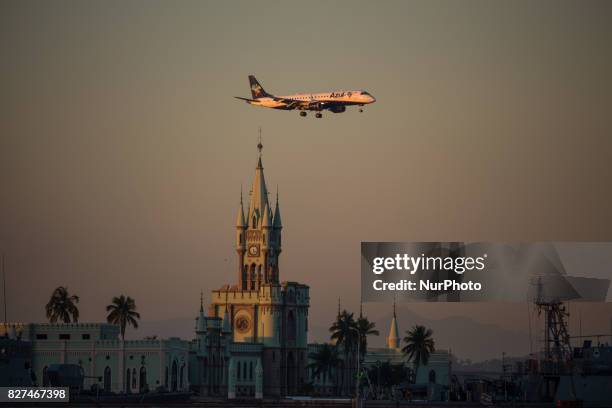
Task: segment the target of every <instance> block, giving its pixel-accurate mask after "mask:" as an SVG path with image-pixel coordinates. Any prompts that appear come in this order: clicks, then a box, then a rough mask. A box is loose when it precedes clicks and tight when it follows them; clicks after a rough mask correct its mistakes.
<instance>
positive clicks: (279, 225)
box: [273, 186, 283, 229]
mask: <svg viewBox="0 0 612 408" xmlns="http://www.w3.org/2000/svg"><path fill="white" fill-rule="evenodd" d="M273 226H274V228H277V229H280V228H282V227H283V222H282V221H281V214H280V207H279V205H278V186H276V208H275V209H274V223H273Z"/></svg>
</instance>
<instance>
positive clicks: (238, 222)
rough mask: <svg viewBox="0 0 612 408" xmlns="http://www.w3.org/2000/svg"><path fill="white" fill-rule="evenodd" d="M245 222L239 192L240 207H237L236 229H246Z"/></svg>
mask: <svg viewBox="0 0 612 408" xmlns="http://www.w3.org/2000/svg"><path fill="white" fill-rule="evenodd" d="M246 226H247V225H246V220H245V219H244V206H243V204H242V190H241V191H240V207H238V215H237V216H236V227H237V228H246Z"/></svg>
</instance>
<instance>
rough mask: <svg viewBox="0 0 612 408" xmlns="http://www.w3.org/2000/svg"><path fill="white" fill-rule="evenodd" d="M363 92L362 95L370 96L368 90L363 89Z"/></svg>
mask: <svg viewBox="0 0 612 408" xmlns="http://www.w3.org/2000/svg"><path fill="white" fill-rule="evenodd" d="M361 94H362V95H367V96H370V94H369V93H367V92H366V91H361Z"/></svg>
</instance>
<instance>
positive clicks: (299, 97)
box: [235, 75, 376, 118]
mask: <svg viewBox="0 0 612 408" xmlns="http://www.w3.org/2000/svg"><path fill="white" fill-rule="evenodd" d="M249 84H250V86H251V96H252V98H253V99H249V98H242V97H240V96H236V97H235V98H237V99H241V100H243V101H245V102H246V103H248V104H249V105H255V106H261V107H264V108H272V109H281V110H295V109H297V110H299V111H300V116H306V115H307V113H306V112H307V111H315V112H316V113H315V116H316V117H317V118H321V117H322V116H323V115H322V113H321V112H322V111H324V110H328V111H330V112H333V113H342V112H344V111H346V107H347V106H353V105H358V106H359V107H360V108H359V111H360V112H363V106H365V105H369V104H371V103H374V102H376V98H374V97H373V96H372V95H370V94H369V93H368V92H366V91H363V90H358V91H333V92H323V93H299V94H293V95H288V96H274V95H272V94H269V93H267V92H266V91H265V90H264V89H263V87H262V86H261V84H260V83H259V81H257V79H256V78H255V77H254V76H253V75H249Z"/></svg>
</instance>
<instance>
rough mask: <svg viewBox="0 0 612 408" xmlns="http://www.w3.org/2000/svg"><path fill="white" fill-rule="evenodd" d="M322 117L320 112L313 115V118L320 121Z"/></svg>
mask: <svg viewBox="0 0 612 408" xmlns="http://www.w3.org/2000/svg"><path fill="white" fill-rule="evenodd" d="M322 117H323V114H322V113H321V112H317V113H315V118H317V119H321V118H322Z"/></svg>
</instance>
